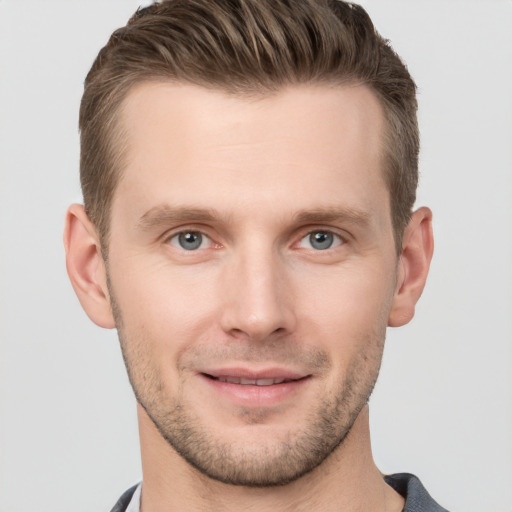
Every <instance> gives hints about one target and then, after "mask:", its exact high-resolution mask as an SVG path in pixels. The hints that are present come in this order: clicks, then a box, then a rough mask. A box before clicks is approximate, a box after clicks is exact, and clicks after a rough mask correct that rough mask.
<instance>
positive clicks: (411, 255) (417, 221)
mask: <svg viewBox="0 0 512 512" xmlns="http://www.w3.org/2000/svg"><path fill="white" fill-rule="evenodd" d="M433 251H434V237H433V235H432V212H431V211H430V210H429V209H428V208H420V209H419V210H417V211H415V212H414V213H413V214H412V216H411V220H410V221H409V224H408V226H407V228H406V229H405V231H404V236H403V243H402V253H401V255H400V260H399V262H398V280H397V287H396V290H395V296H394V298H393V304H392V308H391V312H390V315H389V319H388V325H389V326H390V327H400V326H401V325H405V324H407V323H408V322H410V321H411V319H412V317H413V316H414V308H415V306H416V302H418V299H419V298H420V296H421V293H422V292H423V288H424V287H425V282H426V280H427V274H428V269H429V267H430V261H431V260H432V253H433Z"/></svg>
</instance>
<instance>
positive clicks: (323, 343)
mask: <svg viewBox="0 0 512 512" xmlns="http://www.w3.org/2000/svg"><path fill="white" fill-rule="evenodd" d="M416 106H417V105H416V98H415V85H414V82H413V81H412V79H411V77H410V76H409V73H408V71H407V69H406V67H405V66H404V64H403V63H402V62H401V61H400V59H399V58H398V56H397V55H396V54H395V53H394V52H393V50H392V49H391V48H390V47H389V45H388V44H387V43H386V42H385V41H384V40H383V39H382V38H381V37H380V36H379V35H378V34H377V33H376V32H375V30H374V28H373V25H372V23H371V21H370V19H369V17H368V16H367V14H366V13H365V11H364V10H363V9H362V8H360V7H358V6H355V5H348V4H345V3H343V2H340V1H336V0H297V1H294V2H288V1H285V0H282V1H279V2H277V1H275V0H237V1H235V0H215V1H212V0H194V1H192V0H190V1H177V0H174V1H173V0H171V1H166V2H162V3H160V4H155V5H153V6H150V7H148V8H145V9H142V10H139V11H138V12H137V13H136V14H135V15H134V17H133V18H132V19H131V20H130V22H129V23H128V25H127V26H126V27H124V28H122V29H119V30H117V31H116V32H114V34H113V35H112V37H111V38H110V41H109V42H108V44H107V45H106V46H105V47H104V48H103V49H102V50H101V51H100V53H99V55H98V57H97V59H96V61H95V63H94V64H93V67H92V69H91V71H90V72H89V74H88V76H87V79H86V83H85V91H84V95H83V98H82V105H81V111H80V128H81V181H82V189H83V194H84V206H81V205H73V206H71V207H70V208H69V210H68V214H67V218H66V230H65V236H64V239H65V246H66V251H67V268H68V273H69V275H70V279H71V282H72V284H73V287H74V289H75V291H76V293H77V295H78V297H79V299H80V302H81V304H82V306H83V307H84V309H85V311H86V313H87V314H88V315H89V317H90V318H91V319H92V320H93V321H94V322H95V323H96V324H98V325H100V326H102V327H105V328H114V327H116V328H117V329H118V333H119V339H120V343H121V347H122V352H123V357H124V360H125V363H126V367H127V371H128V375H129V378H130V382H131V384H132V387H133V389H134V392H135V395H136V397H137V401H138V419H139V430H140V441H141V455H142V468H143V483H142V484H141V485H139V486H136V487H134V488H132V489H130V490H129V491H127V493H125V494H124V495H123V496H122V497H121V499H120V501H119V502H118V504H117V505H116V506H115V507H114V509H113V510H115V511H120V510H129V511H137V510H143V511H146V512H148V511H155V512H158V511H163V510H166V511H167V510H187V511H202V510H212V511H214V510H223V511H225V510H227V511H230V510H237V511H238V510H258V511H266V510H294V511H299V510H315V511H331V510H332V511H335V510H336V511H338V510H344V511H355V510H365V511H371V510H375V511H377V510H388V511H400V510H405V511H408V512H411V511H420V510H421V511H427V510H428V511H442V510H444V509H442V508H441V507H440V506H439V505H437V504H436V503H435V502H434V501H433V500H432V499H431V498H430V496H429V495H428V493H427V492H426V491H425V489H424V488H423V487H422V485H421V483H420V482H419V480H418V479H417V478H416V477H414V476H412V475H407V474H401V475H394V476H386V477H384V476H383V475H382V474H381V473H380V472H379V470H378V469H377V467H376V466H375V463H374V462H373V459H372V455H371V448H370V436H369V426H368V405H367V404H368V399H369V396H370V394H371V392H372V389H373V386H374V384H375V381H376V379H377V375H378V371H379V366H380V361H381V357H382V350H383V346H384V338H385V331H386V327H387V326H401V325H404V324H406V323H407V322H409V321H410V320H411V318H412V316H413V314H414V307H415V304H416V301H417V300H418V299H419V297H420V295H421V292H422V290H423V287H424V284H425V280H426V277H427V273H428V267H429V263H430V260H431V257H432V250H433V240H432V230H431V212H430V210H428V209H427V208H420V209H419V210H417V211H415V212H412V206H413V204H414V200H415V191H416V186H417V157H418V147H419V137H418V129H417V121H416Z"/></svg>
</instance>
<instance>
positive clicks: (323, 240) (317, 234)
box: [309, 231, 334, 251]
mask: <svg viewBox="0 0 512 512" xmlns="http://www.w3.org/2000/svg"><path fill="white" fill-rule="evenodd" d="M333 242H334V235H333V234H332V233H329V232H328V231H314V232H313V233H311V234H310V235H309V243H310V244H311V247H313V249H317V250H319V251H323V250H325V249H329V248H330V247H331V245H332V244H333Z"/></svg>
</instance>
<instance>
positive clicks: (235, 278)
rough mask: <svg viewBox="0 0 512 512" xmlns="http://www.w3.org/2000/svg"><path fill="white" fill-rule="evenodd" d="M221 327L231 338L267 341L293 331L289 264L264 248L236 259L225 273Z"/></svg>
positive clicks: (293, 317)
mask: <svg viewBox="0 0 512 512" xmlns="http://www.w3.org/2000/svg"><path fill="white" fill-rule="evenodd" d="M222 293H223V300H221V301H220V302H221V304H222V305H223V309H222V312H221V327H222V329H223V330H224V331H225V332H226V333H229V334H230V335H231V336H234V337H237V338H247V339H250V340H253V341H264V340H266V339H269V338H273V337H275V336H276V335H284V334H286V333H290V332H292V331H293V330H294V328H295V324H296V317H295V312H294V309H293V302H294V300H293V299H294V297H293V291H292V287H291V283H290V280H289V279H288V277H287V273H286V264H285V262H284V261H283V260H282V258H281V257H280V256H279V255H278V254H275V253H274V252H273V251H272V250H271V249H269V250H265V249H263V248H262V247H261V246H260V247H253V248H252V250H251V249H248V250H247V251H245V252H243V254H240V255H237V256H234V257H233V259H232V260H231V262H230V264H228V265H226V268H225V271H224V273H223V286H222Z"/></svg>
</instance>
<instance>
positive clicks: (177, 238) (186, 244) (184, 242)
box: [169, 231, 211, 251]
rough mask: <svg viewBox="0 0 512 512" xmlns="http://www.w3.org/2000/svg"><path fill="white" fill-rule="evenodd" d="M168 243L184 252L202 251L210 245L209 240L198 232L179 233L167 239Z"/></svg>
mask: <svg viewBox="0 0 512 512" xmlns="http://www.w3.org/2000/svg"><path fill="white" fill-rule="evenodd" d="M169 242H170V243H171V245H174V247H178V248H180V249H184V250H185V251H195V250H197V249H204V248H206V247H208V246H209V245H210V244H211V240H210V239H209V238H208V237H207V236H206V235H203V234H202V233H200V232H199V231H181V232H180V233H176V234H175V235H173V236H172V237H171V238H169Z"/></svg>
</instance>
